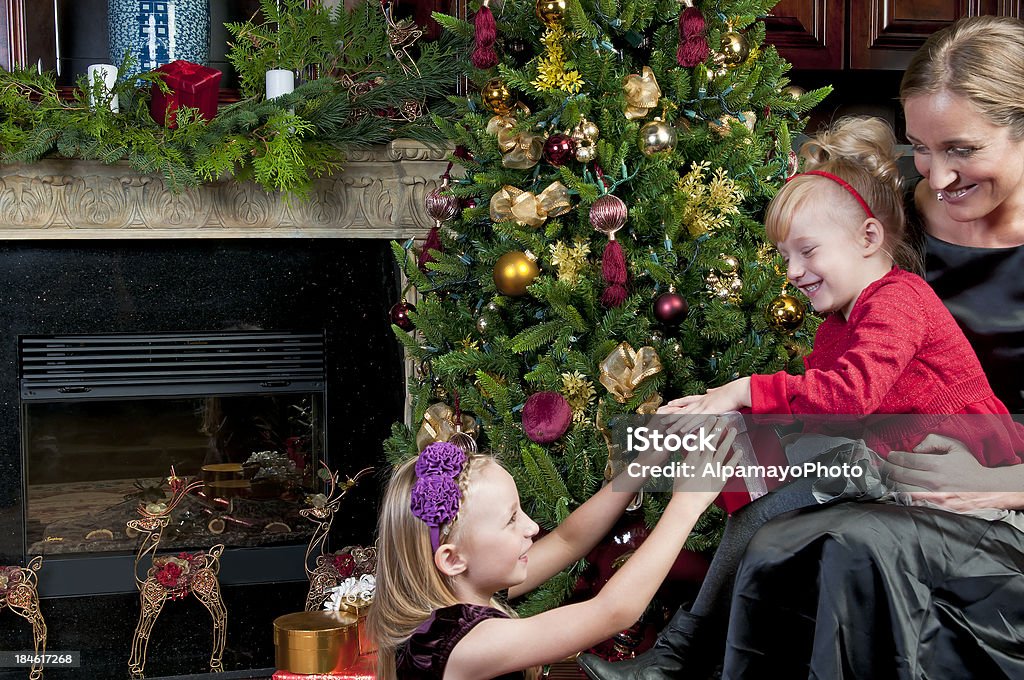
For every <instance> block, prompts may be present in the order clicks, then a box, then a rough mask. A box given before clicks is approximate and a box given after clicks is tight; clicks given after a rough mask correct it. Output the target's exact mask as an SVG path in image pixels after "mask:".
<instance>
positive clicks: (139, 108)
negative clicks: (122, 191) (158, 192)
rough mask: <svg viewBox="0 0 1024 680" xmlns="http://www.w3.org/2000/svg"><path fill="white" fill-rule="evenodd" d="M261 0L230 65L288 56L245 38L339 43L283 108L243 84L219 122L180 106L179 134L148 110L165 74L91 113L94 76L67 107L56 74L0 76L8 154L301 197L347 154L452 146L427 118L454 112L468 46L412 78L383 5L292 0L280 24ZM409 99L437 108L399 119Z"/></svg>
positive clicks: (0, 124)
mask: <svg viewBox="0 0 1024 680" xmlns="http://www.w3.org/2000/svg"><path fill="white" fill-rule="evenodd" d="M261 4H262V5H264V8H263V9H264V17H267V18H268V21H267V22H265V23H264V24H261V25H258V26H257V25H253V24H252V23H251V22H247V23H245V24H233V25H229V27H228V28H229V30H231V32H232V34H233V35H234V36H235V43H234V44H232V46H231V54H230V55H229V58H230V59H231V60H232V62H233V63H237V64H240V63H242V62H247V63H250V64H254V63H258V62H263V61H268V62H269V61H274V60H279V59H281V58H287V55H286V54H281V53H280V51H279V49H280V46H281V44H282V42H276V43H274V44H273V45H271V44H255V45H254V44H252V43H251V42H248V41H246V40H245V37H246V35H247V34H248V35H251V34H253V33H254V32H260V31H262V34H263V35H264V36H265V35H268V33H267V31H268V30H271V31H273V30H274V29H276V28H279V27H280V29H281V31H282V33H283V31H284V30H285V29H286V27H287V29H288V30H298V31H299V33H300V34H301V41H302V42H303V43H305V44H307V45H308V44H312V43H317V44H320V45H327V46H334V48H333V53H332V54H331V57H332V58H331V61H330V63H323V62H318V63H315V64H310V63H305V62H304V63H303V64H301V65H300V66H301V67H302V68H303V69H304V70H305V71H306V72H307V73H308V72H311V71H314V70H315V69H314V67H319V73H320V74H323V75H322V77H319V78H317V79H315V80H311V81H309V82H306V83H304V84H301V85H299V86H298V87H297V88H296V89H295V91H294V92H293V93H291V94H289V95H284V96H282V97H279V98H277V99H275V100H273V101H267V100H265V99H264V97H263V94H262V91H259V92H256V91H254V88H253V87H251V78H250V79H249V80H248V81H247V82H244V83H243V84H244V85H245V86H246V87H244V88H243V95H245V97H246V98H245V99H243V100H242V101H239V102H238V103H235V104H231V105H229V106H225V107H222V108H221V109H220V110H219V111H218V113H217V116H216V117H215V118H214V119H213V120H211V121H205V120H202V119H201V118H200V117H198V115H197V113H198V112H197V111H196V110H195V109H188V108H182V109H180V110H179V112H178V115H177V122H178V127H177V129H168V128H165V127H163V126H161V125H159V124H158V123H156V122H154V120H153V119H152V117H151V116H150V113H149V99H150V87H151V85H152V84H153V83H154V82H156V83H159V81H160V76H159V75H156V74H143V75H141V76H139V77H137V78H128V79H124V78H119V79H118V82H117V84H116V85H115V87H114V89H113V93H114V94H116V95H118V97H119V103H120V112H119V113H114V112H112V111H110V109H109V108H108V107H105V106H93V107H90V106H89V97H88V93H89V91H90V89H91V90H92V93H93V94H94V96H95V97H97V98H101V97H102V85H101V84H100V83H99V82H96V83H89V82H87V80H86V78H85V77H84V76H83V77H81V78H79V80H78V82H77V88H76V89H75V92H74V97H73V99H70V100H68V99H62V98H61V96H60V94H59V91H58V88H57V84H56V79H55V75H54V74H53V73H52V72H46V73H38V72H36V71H35V70H14V71H12V72H9V73H8V72H4V71H2V70H0V154H2V155H0V158H2V161H3V162H4V163H34V162H36V161H38V160H39V159H41V158H43V157H44V156H50V155H59V156H63V157H65V158H70V159H81V160H99V161H102V162H104V163H107V164H113V163H118V162H121V161H127V162H128V163H129V164H130V165H131V167H132V168H133V169H134V170H136V171H137V172H140V173H144V174H161V175H163V177H164V180H165V182H166V183H167V186H168V187H169V188H170V189H171V190H173V191H181V190H182V189H184V188H186V187H190V186H195V185H198V184H201V183H205V182H212V181H215V180H218V179H221V178H223V177H225V176H233V177H235V178H236V179H238V180H249V179H251V180H254V181H256V182H257V183H258V184H260V186H262V187H263V189H264V190H266V191H268V192H273V191H282V192H285V193H286V194H289V195H300V196H301V195H305V194H306V193H307V192H308V191H309V189H310V188H311V186H312V181H313V179H314V178H316V177H321V176H324V175H327V174H330V173H332V172H334V171H336V170H338V169H339V168H340V167H341V165H342V163H343V161H344V159H345V153H346V152H347V151H350V150H353V149H359V148H365V147H368V146H371V145H374V144H381V143H385V142H387V141H390V140H393V139H396V138H398V137H406V138H411V139H415V140H418V141H421V142H424V143H427V144H430V145H440V144H443V143H444V141H445V139H444V137H443V136H442V135H441V134H440V133H439V132H438V131H437V129H436V128H435V127H434V125H433V124H432V123H431V121H430V118H429V113H435V114H441V115H445V113H446V111H447V108H448V107H449V106H450V104H448V103H447V102H446V101H445V99H444V97H445V95H446V94H448V93H449V92H451V91H452V90H453V86H454V84H455V79H456V77H457V75H458V73H460V72H461V71H462V68H463V67H462V65H461V64H460V60H457V59H456V57H455V55H456V54H457V50H459V51H462V52H463V53H464V50H465V47H464V46H463V45H462V44H461V43H462V42H463V41H460V40H459V39H457V38H456V39H452V38H451V37H446V38H444V39H442V40H440V41H438V42H434V43H424V44H418V45H417V46H416V48H417V50H418V52H419V55H418V58H417V59H416V68H418V70H419V73H416V72H415V71H412V72H409V73H407V72H406V70H405V69H403V68H402V65H401V64H399V63H398V62H397V61H396V60H395V59H394V58H393V57H392V54H391V52H390V50H389V47H388V35H387V25H386V23H385V20H384V16H383V12H382V10H381V5H380V3H379V2H376V1H375V0H370V2H366V3H362V4H360V5H358V6H356V7H355V8H353V9H352V10H350V11H345V10H344V8H341V7H339V8H337V9H335V10H334V11H328V10H327V9H325V8H324V7H322V6H321V5H320V4H319V3H316V4H315V5H314V6H313V7H312V8H308V9H307V8H305V7H304V3H303V2H302V0H298V2H296V0H285V2H283V3H282V6H283V7H282V9H281V11H282V12H284V11H289V12H291V14H290V15H289V16H290V18H289V21H290V22H291V23H289V24H278V23H276V22H272V21H271V20H272V19H274V18H280V17H278V16H277V15H276V12H277V11H278V8H277V2H276V0H261ZM293 5H294V7H293ZM272 12H273V13H272ZM251 29H257V31H253V30H251ZM269 35H273V32H271V33H269ZM460 48H461V50H460ZM271 50H273V51H274V55H272V56H269V57H268V56H267V55H266V54H265V52H267V51H271ZM124 68H125V67H124V65H122V72H123V71H124ZM296 68H298V67H296ZM241 70H242V69H240V71H241ZM409 102H419V103H421V104H426V106H427V107H428V108H429V111H428V110H427V108H423V109H422V110H421V111H419V112H418V113H417V115H413V116H409V117H408V118H402V117H401V115H400V114H399V112H400V111H401V110H402V109H403V104H406V105H407V104H408V103H409ZM414 108H415V107H414ZM406 110H408V106H407V107H406Z"/></svg>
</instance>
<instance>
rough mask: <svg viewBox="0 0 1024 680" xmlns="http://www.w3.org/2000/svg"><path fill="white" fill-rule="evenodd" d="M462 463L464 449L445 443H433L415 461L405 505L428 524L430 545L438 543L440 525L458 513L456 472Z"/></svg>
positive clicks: (464, 460)
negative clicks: (411, 485) (408, 495)
mask: <svg viewBox="0 0 1024 680" xmlns="http://www.w3.org/2000/svg"><path fill="white" fill-rule="evenodd" d="M465 464H466V452H465V451H463V450H462V449H460V448H459V447H458V446H455V445H454V444H449V443H448V442H435V443H433V444H431V445H430V446H428V447H426V448H425V449H423V450H422V451H421V452H420V457H419V458H418V459H417V460H416V483H415V484H413V487H412V494H411V496H412V498H411V502H410V504H409V507H410V509H411V510H412V514H413V515H414V516H415V517H418V518H419V519H421V520H423V522H424V523H425V524H426V525H427V526H428V527H430V545H431V547H432V548H433V549H434V550H435V551H436V550H437V549H438V547H440V545H441V527H443V526H444V525H445V524H450V523H451V522H452V521H454V520H455V517H456V515H458V514H459V501H460V499H461V497H462V492H461V491H460V490H459V483H458V479H459V475H460V474H462V468H463V466H465Z"/></svg>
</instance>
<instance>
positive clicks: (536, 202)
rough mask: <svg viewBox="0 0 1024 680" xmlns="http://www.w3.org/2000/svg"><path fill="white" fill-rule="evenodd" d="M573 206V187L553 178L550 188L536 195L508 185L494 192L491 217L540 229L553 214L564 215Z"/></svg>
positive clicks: (499, 220) (493, 219)
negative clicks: (570, 196) (571, 197)
mask: <svg viewBox="0 0 1024 680" xmlns="http://www.w3.org/2000/svg"><path fill="white" fill-rule="evenodd" d="M571 209H572V203H570V202H569V190H568V189H566V188H565V185H563V184H562V183H561V182H552V183H551V184H549V185H548V188H547V189H545V190H544V191H542V192H540V194H538V195H534V194H533V193H531V192H529V191H522V190H521V189H517V188H515V187H513V186H504V187H502V189H501V191H499V192H498V193H496V194H494V195H493V196H491V221H492V222H511V221H515V222H518V223H519V224H522V225H523V226H526V227H530V228H531V229H536V228H537V227H539V226H540V225H542V224H544V221H545V220H547V219H548V218H549V217H558V216H559V215H564V214H565V213H567V212H569V211H570V210H571Z"/></svg>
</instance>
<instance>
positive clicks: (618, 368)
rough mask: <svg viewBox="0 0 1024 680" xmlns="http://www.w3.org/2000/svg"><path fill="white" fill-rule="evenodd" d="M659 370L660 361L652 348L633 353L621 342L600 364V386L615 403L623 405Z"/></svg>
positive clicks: (628, 345) (659, 371) (660, 368)
mask: <svg viewBox="0 0 1024 680" xmlns="http://www.w3.org/2000/svg"><path fill="white" fill-rule="evenodd" d="M661 370H662V366H661V359H659V358H658V353H657V352H655V351H654V348H653V347H650V346H647V347H641V348H640V350H639V351H634V350H633V348H632V347H631V346H630V344H629V343H628V342H623V343H620V344H619V346H618V347H616V348H615V349H614V350H612V353H611V354H609V355H608V356H607V357H605V360H604V361H602V362H601V384H602V385H604V386H605V387H606V388H607V389H608V391H609V392H611V393H612V396H614V397H615V401H617V402H619V403H620V404H625V403H626V401H627V400H629V398H630V397H632V396H633V391H634V390H636V388H637V386H638V385H639V384H640V383H642V382H643V381H644V380H646V379H647V378H650V377H651V376H652V375H657V374H658V373H661Z"/></svg>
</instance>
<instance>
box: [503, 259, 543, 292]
mask: <svg viewBox="0 0 1024 680" xmlns="http://www.w3.org/2000/svg"><path fill="white" fill-rule="evenodd" d="M539 275H540V269H539V268H538V267H537V262H536V258H532V257H530V255H528V254H527V253H524V252H521V251H518V250H513V251H511V252H508V253H505V254H504V255H502V256H501V257H499V258H498V261H497V262H496V263H495V264H494V285H495V286H496V287H497V288H498V291H499V292H500V293H502V294H503V295H508V296H509V297H519V296H520V295H525V294H526V287H527V286H529V285H530V284H531V283H533V282H534V280H536V278H537V277H538V276H539Z"/></svg>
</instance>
